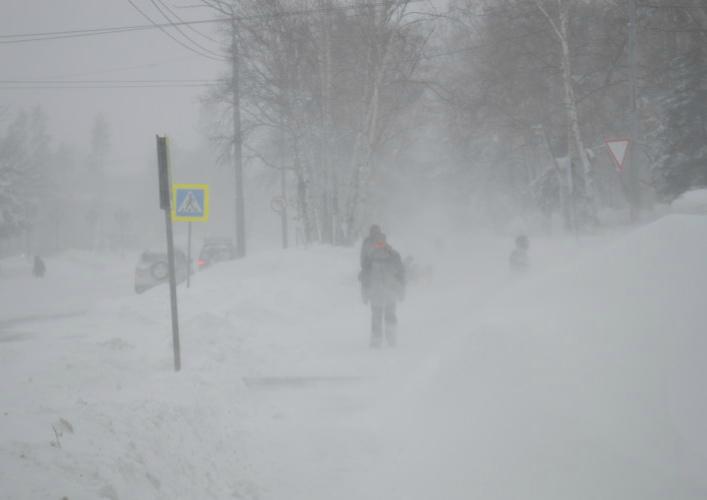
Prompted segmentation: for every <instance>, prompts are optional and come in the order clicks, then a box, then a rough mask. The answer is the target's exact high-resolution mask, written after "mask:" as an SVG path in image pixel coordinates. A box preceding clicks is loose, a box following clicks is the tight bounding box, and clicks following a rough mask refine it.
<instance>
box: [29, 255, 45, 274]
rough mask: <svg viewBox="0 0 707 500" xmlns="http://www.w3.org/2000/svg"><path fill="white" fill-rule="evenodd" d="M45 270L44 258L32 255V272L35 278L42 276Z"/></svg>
mask: <svg viewBox="0 0 707 500" xmlns="http://www.w3.org/2000/svg"><path fill="white" fill-rule="evenodd" d="M46 272H47V266H46V265H45V264H44V260H42V258H41V257H40V256H39V255H35V256H34V264H33V265H32V274H33V275H34V277H35V278H44V275H45V274H46Z"/></svg>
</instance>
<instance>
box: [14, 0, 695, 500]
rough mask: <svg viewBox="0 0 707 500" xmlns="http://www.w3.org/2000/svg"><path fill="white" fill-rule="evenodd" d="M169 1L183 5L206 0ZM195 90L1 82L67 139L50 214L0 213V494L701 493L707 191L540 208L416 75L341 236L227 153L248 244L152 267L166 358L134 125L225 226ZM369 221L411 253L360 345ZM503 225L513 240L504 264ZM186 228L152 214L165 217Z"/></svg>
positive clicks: (121, 59)
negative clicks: (95, 167)
mask: <svg viewBox="0 0 707 500" xmlns="http://www.w3.org/2000/svg"><path fill="white" fill-rule="evenodd" d="M443 3H444V2H439V4H436V3H435V5H434V7H435V8H436V9H442V8H443V7H444V5H443ZM139 4H140V5H147V2H143V3H139ZM170 5H174V4H170ZM425 8H426V9H431V8H432V7H430V6H429V5H427V6H426V7H425ZM196 11H197V13H195V12H190V11H189V10H186V12H187V13H185V16H186V15H189V16H194V17H195V18H197V17H199V16H201V17H208V16H209V15H210V14H209V12H208V11H202V10H201V9H196ZM199 12H200V13H199ZM144 22H145V21H144V20H143V19H141V18H140V17H139V15H138V14H137V13H136V12H135V11H134V10H133V9H131V7H130V5H129V4H128V3H127V2H122V1H120V2H119V1H100V2H97V1H95V0H71V1H65V2H57V1H51V0H44V1H39V0H32V1H31V0H3V2H2V4H1V5H0V34H13V33H22V32H25V33H29V32H48V31H58V30H67V29H72V28H85V27H87V26H92V27H103V26H121V25H131V24H144ZM212 34H214V33H212ZM0 61H2V68H3V69H2V73H3V75H4V77H3V78H5V79H8V80H10V79H26V80H30V79H48V78H56V79H63V78H64V77H68V78H82V79H84V78H85V79H93V78H95V79H102V78H104V77H105V78H110V79H126V80H129V79H142V78H145V79H147V78H151V79H177V78H191V77H192V75H194V74H198V75H200V77H204V78H218V77H220V76H221V75H222V72H223V71H224V67H223V65H222V64H220V63H217V62H210V61H205V60H203V59H201V58H199V57H198V56H192V55H190V54H189V53H188V52H185V51H181V50H179V48H178V47H177V48H175V45H174V43H173V42H172V41H171V40H169V39H168V38H166V37H165V36H164V35H162V34H160V33H159V32H155V31H154V30H153V31H149V32H145V33H140V34H135V35H134V37H121V36H120V35H111V36H109V37H96V38H95V39H94V38H79V39H76V40H71V39H69V40H63V41H62V40H60V41H56V43H51V44H42V43H39V44H36V45H35V44H20V45H18V46H13V45H11V44H8V45H3V44H0ZM151 63H160V65H159V66H156V67H155V68H153V69H151V70H146V69H135V70H128V71H122V70H121V71H114V70H117V69H118V68H124V67H131V66H142V65H146V64H151ZM162 63H164V64H162ZM70 75H84V76H75V77H74V76H70ZM201 97H203V90H194V89H147V90H145V89H114V90H110V91H109V90H105V89H102V90H98V89H85V90H22V91H10V90H4V89H3V88H2V87H0V109H5V110H6V112H7V113H8V114H6V115H4V116H3V117H2V121H0V137H2V135H3V133H4V130H5V127H6V125H7V124H8V123H9V122H11V120H12V118H13V117H14V116H15V115H16V113H18V112H20V111H21V110H23V109H24V110H30V109H31V108H32V107H34V106H37V105H39V106H41V107H42V108H43V109H44V112H45V113H46V115H47V118H48V132H49V134H50V135H51V137H52V147H58V146H59V144H61V143H67V144H69V145H71V146H72V148H73V151H74V154H75V157H72V158H74V160H75V161H74V163H71V162H70V163H71V167H72V168H70V169H68V170H67V172H68V173H66V174H63V173H61V172H60V174H61V175H60V176H61V178H63V179H64V180H65V181H66V183H68V184H69V185H68V187H67V186H64V187H63V188H62V189H64V191H62V198H61V201H60V202H57V205H55V206H54V205H52V206H43V208H42V210H43V211H42V212H41V213H42V214H49V215H52V213H53V212H56V214H54V215H56V218H52V217H50V216H47V217H46V218H45V219H43V220H42V222H41V223H38V224H37V226H36V227H34V228H33V229H32V230H31V231H28V232H26V233H20V234H15V235H12V237H7V238H4V239H0V500H6V499H7V500H25V499H26V500H33V499H48V498H52V499H67V500H83V499H86V500H89V499H108V500H119V499H143V498H144V499H152V498H155V499H165V500H167V499H169V500H175V499H185V500H186V499H200V500H201V499H224V498H238V499H248V500H256V499H257V500H284V499H287V500H330V499H337V500H338V499H340V500H367V499H371V500H378V499H380V500H383V499H385V500H431V499H444V500H467V499H479V500H509V499H514V500H515V499H518V500H574V499H577V500H585V499H586V500H590V499H591V500H596V499H617V500H619V499H620V500H659V499H675V500H693V499H694V500H698V499H704V498H707V475H706V474H705V470H707V427H706V426H705V422H707V392H705V389H704V366H705V357H706V355H707V340H706V338H705V336H704V329H705V324H707V308H705V307H704V299H705V297H707V265H706V264H705V255H707V210H706V209H705V207H707V191H705V190H696V191H691V192H689V193H688V194H687V195H685V196H683V197H682V198H680V199H679V200H678V201H676V202H675V203H673V204H672V206H670V205H659V204H656V205H655V207H654V209H652V210H647V211H646V212H645V213H644V214H643V218H642V219H641V220H640V221H634V222H631V223H630V222H629V218H628V209H627V208H626V207H627V204H626V203H625V200H623V199H622V200H621V201H620V202H617V203H615V205H613V206H610V207H609V206H608V205H607V206H605V207H602V209H604V211H603V212H602V215H604V216H605V217H604V219H603V220H602V223H603V224H602V225H601V226H599V227H596V228H592V229H590V230H580V231H569V230H567V229H566V228H565V227H564V226H563V224H562V221H561V216H560V214H559V213H555V214H553V215H552V216H551V217H545V216H543V215H542V214H541V213H540V211H538V210H535V209H530V208H528V206H527V205H524V204H523V203H524V202H523V201H519V200H514V199H510V198H511V197H510V196H509V195H508V193H507V192H505V191H504V192H502V193H501V192H500V191H499V192H498V193H497V192H496V191H494V190H493V189H491V188H488V185H486V184H484V185H480V184H477V182H480V181H479V180H478V179H477V178H475V177H473V175H469V177H464V176H463V175H457V174H459V172H464V171H465V170H464V169H465V168H467V167H469V165H479V164H484V165H486V166H488V165H491V166H493V164H494V161H496V160H495V158H494V157H493V155H490V157H485V158H466V159H464V160H460V159H459V158H458V157H457V156H455V155H454V154H452V153H450V148H449V142H450V140H451V139H450V137H449V134H448V130H446V129H445V127H444V126H443V124H442V123H441V119H440V115H439V114H436V113H434V112H430V111H429V108H434V105H432V104H430V103H431V102H433V101H434V99H433V96H432V95H431V94H430V95H427V94H425V99H424V100H423V101H424V102H423V106H421V107H423V108H424V110H423V111H420V114H419V115H416V116H415V118H416V119H418V120H421V121H422V122H423V123H424V125H422V126H420V127H419V128H418V129H417V130H415V131H414V132H413V133H410V134H408V135H405V137H404V138H402V139H400V142H399V143H394V144H395V147H394V148H393V150H392V151H386V152H385V155H384V156H385V159H384V161H383V162H382V163H384V164H385V168H384V170H385V172H386V174H387V176H386V175H383V176H381V177H380V178H378V179H377V180H376V182H377V184H376V188H375V189H374V190H373V194H372V197H371V199H372V201H371V206H373V207H374V209H373V210H371V212H372V213H370V214H368V215H367V216H366V217H365V220H363V221H361V224H360V225H361V226H362V227H363V230H362V231H360V232H358V233H356V238H354V239H353V241H351V242H349V244H346V245H328V244H324V243H321V242H311V243H309V244H306V245H305V244H303V243H302V242H301V241H299V240H298V238H301V237H302V236H301V234H302V228H301V225H300V222H299V221H297V220H296V219H295V217H294V214H293V213H290V215H291V217H290V220H289V223H290V231H289V233H288V236H289V238H290V246H289V248H288V249H286V250H283V249H281V248H280V246H281V241H280V219H279V217H278V215H277V214H275V213H274V212H273V210H272V208H271V199H272V198H273V197H274V196H278V195H279V194H280V185H279V182H280V179H279V176H278V172H277V171H276V170H273V169H272V168H269V167H267V166H265V165H264V164H262V163H259V162H258V161H251V162H250V163H249V164H248V166H247V168H246V174H245V182H246V186H247V189H246V214H247V217H246V237H247V242H248V253H247V256H246V257H245V258H243V259H235V260H231V261H227V262H223V263H219V264H217V265H215V266H213V267H212V268H209V269H207V270H205V271H203V272H197V273H195V275H194V276H193V279H192V282H191V284H190V287H189V288H187V287H186V284H185V283H181V284H180V285H179V286H178V288H177V290H178V299H179V319H180V330H181V347H182V363H183V366H182V370H181V371H180V372H179V373H175V372H174V370H173V357H172V356H173V354H172V353H173V351H172V349H173V344H172V325H171V322H170V308H169V306H170V304H169V289H168V287H167V286H165V285H164V284H163V285H160V286H156V287H154V288H152V289H150V290H148V291H146V292H145V293H143V294H136V293H135V291H134V284H135V283H134V273H135V266H136V263H137V262H138V260H139V257H140V254H141V253H142V252H143V251H144V250H146V249H151V250H156V251H164V249H165V245H166V243H165V228H164V214H163V212H162V211H160V209H159V206H158V195H157V193H158V188H157V167H156V157H155V156H156V154H155V144H154V143H155V134H167V135H169V136H170V139H171V145H170V147H171V156H172V176H173V179H172V180H173V181H174V182H178V183H207V184H209V185H210V188H211V219H210V220H209V222H205V223H194V225H193V231H194V234H193V247H192V248H193V254H192V257H194V258H195V256H196V255H197V254H198V251H199V249H200V248H201V246H202V243H203V241H204V240H205V239H206V238H207V237H210V236H225V237H229V238H231V237H232V236H233V235H234V233H235V224H236V222H235V216H234V212H235V203H234V197H235V188H234V174H233V168H232V165H231V161H230V159H229V158H224V157H223V154H222V153H223V151H222V150H221V149H219V147H218V146H217V145H215V144H214V142H212V141H210V140H209V137H208V131H209V130H210V129H209V125H212V123H211V121H212V120H211V119H212V118H213V116H212V115H211V114H210V111H208V110H206V108H204V107H202V105H201V102H200V98H201ZM428 107H429V108H428ZM434 109H436V108H434ZM98 113H103V114H104V115H105V116H106V118H107V121H108V124H109V127H110V141H111V148H110V153H109V154H108V160H107V168H106V170H105V175H104V176H103V177H102V178H96V177H92V176H90V175H88V174H86V175H83V173H85V172H86V171H87V170H85V167H86V156H87V155H88V151H89V149H90V142H91V130H92V127H93V123H94V119H95V117H96V115H97V114H98ZM421 117H422V118H421ZM410 119H412V118H410ZM255 137H256V140H255V142H256V143H258V141H260V142H259V144H260V145H265V146H264V147H267V141H266V138H265V137H264V136H263V137H261V136H257V135H256V136H255ZM485 139H488V141H489V143H493V142H494V141H495V139H496V138H495V137H492V136H490V135H489V136H488V137H486V138H485ZM513 146H515V145H513ZM511 148H512V146H511V147H509V149H511ZM500 149H502V148H500ZM342 161H343V160H342ZM602 165H603V164H602ZM604 166H606V165H604ZM82 169H84V170H82ZM610 174H611V175H614V174H613V171H612V172H610ZM52 175H53V174H52ZM607 175H609V174H607ZM499 177H500V174H499ZM289 181H290V182H291V185H290V186H289V194H290V195H292V194H293V192H294V191H295V189H294V180H293V179H292V178H290V179H289ZM498 182H501V181H498ZM489 185H490V184H489ZM101 186H103V188H101ZM100 189H104V195H103V196H101V197H100V201H101V202H102V203H103V204H104V205H103V207H104V208H103V210H105V213H106V214H108V216H107V217H108V218H109V219H110V217H113V215H114V214H117V213H119V212H120V211H121V210H124V211H127V212H128V213H129V214H130V221H131V222H130V224H129V230H127V232H126V234H124V235H117V233H116V232H115V230H114V228H113V229H104V230H103V231H104V232H103V233H100V231H99V232H98V233H96V232H95V231H96V230H95V228H94V229H93V230H92V229H90V228H89V224H88V219H87V218H86V214H85V213H84V211H83V210H84V209H85V208H86V207H88V206H90V202H93V200H94V199H93V198H92V196H94V195H95V193H97V192H99V190H100ZM616 189H617V192H618V191H619V189H618V188H616ZM499 193H500V194H499ZM87 200H88V201H87ZM110 220H112V219H110ZM370 223H380V224H381V226H382V228H383V231H384V232H385V233H386V235H387V237H388V241H389V242H390V243H391V244H392V246H393V247H395V248H396V249H397V250H399V252H400V253H401V255H402V256H403V257H407V256H411V257H413V258H414V262H415V273H414V275H413V274H411V275H410V280H409V284H408V289H407V296H406V298H405V300H404V301H403V302H402V303H401V304H399V306H398V316H399V345H398V346H397V347H396V348H384V349H381V350H373V349H370V348H369V337H370V309H369V308H368V307H367V306H364V305H363V304H362V303H361V296H360V289H359V281H358V272H359V248H360V247H359V245H360V244H361V237H362V236H364V235H365V232H366V230H367V226H368V224H370ZM521 233H522V234H527V235H528V236H529V238H530V250H529V259H530V268H529V270H528V272H527V273H522V274H517V273H513V272H512V271H511V270H510V269H509V260H508V257H509V254H510V252H511V250H512V248H513V245H514V239H515V237H516V236H518V235H519V234H521ZM186 238H187V226H186V224H183V223H176V224H175V244H176V245H177V246H178V247H179V248H181V249H184V250H186V246H187V239H186ZM34 255H41V256H42V257H43V258H44V261H45V262H46V267H47V273H46V276H45V277H44V278H42V279H38V278H35V277H33V276H32V257H33V256H34Z"/></svg>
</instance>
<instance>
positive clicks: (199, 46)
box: [150, 0, 223, 59]
mask: <svg viewBox="0 0 707 500" xmlns="http://www.w3.org/2000/svg"><path fill="white" fill-rule="evenodd" d="M150 3H152V5H154V7H155V8H156V9H157V11H158V12H159V13H160V14H162V17H164V18H165V19H166V20H167V22H168V23H169V24H170V25H171V26H173V27H174V29H176V30H177V31H178V32H179V33H180V34H181V35H182V36H183V37H184V38H186V39H187V40H189V41H190V42H191V43H192V44H193V45H194V46H196V47H198V48H199V49H201V50H203V51H204V52H206V53H207V54H211V55H212V56H214V57H217V58H220V59H222V58H223V55H222V54H218V53H216V52H214V51H213V50H211V49H209V48H208V47H204V46H203V45H201V44H200V43H199V42H197V41H196V40H194V39H193V38H191V37H190V36H189V35H187V34H186V33H185V32H184V30H183V29H182V28H181V27H180V26H177V25H176V24H174V22H173V21H172V19H171V18H170V17H169V16H168V15H167V13H166V12H165V11H164V10H162V8H161V7H160V6H159V4H158V3H157V2H156V1H155V0H150ZM160 3H162V2H160ZM163 5H164V4H163ZM177 21H180V19H177ZM187 27H188V28H191V29H194V28H192V27H191V26H189V25H187Z"/></svg>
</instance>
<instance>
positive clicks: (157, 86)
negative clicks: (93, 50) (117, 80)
mask: <svg viewBox="0 0 707 500" xmlns="http://www.w3.org/2000/svg"><path fill="white" fill-rule="evenodd" d="M214 85H217V84H214V83H192V84H188V83H185V84H169V85H168V84H144V85H143V84H135V85H8V86H5V85H0V92H2V91H4V90H77V89H111V90H114V89H164V88H206V87H213V86H214Z"/></svg>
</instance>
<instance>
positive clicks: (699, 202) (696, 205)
mask: <svg viewBox="0 0 707 500" xmlns="http://www.w3.org/2000/svg"><path fill="white" fill-rule="evenodd" d="M670 208H671V210H672V211H673V212H674V213H678V214H707V189H695V190H692V191H687V192H686V193H683V194H682V195H681V196H680V197H679V198H678V199H676V200H675V201H673V202H672V203H671V204H670Z"/></svg>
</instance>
